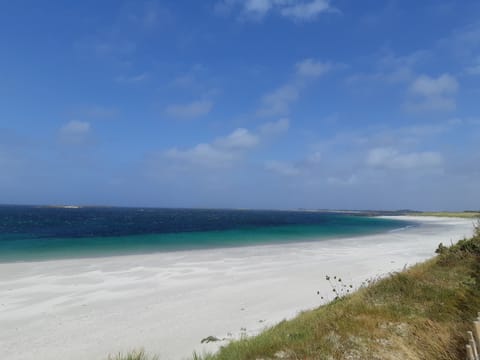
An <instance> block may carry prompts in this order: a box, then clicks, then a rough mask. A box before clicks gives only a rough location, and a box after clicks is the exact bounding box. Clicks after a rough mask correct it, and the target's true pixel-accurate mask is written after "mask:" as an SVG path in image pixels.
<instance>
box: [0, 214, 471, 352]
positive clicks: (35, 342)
mask: <svg viewBox="0 0 480 360" xmlns="http://www.w3.org/2000/svg"><path fill="white" fill-rule="evenodd" d="M401 218H403V219H406V220H414V221H417V222H418V224H419V226H417V227H413V228H407V229H403V230H400V231H394V232H389V233H384V234H379V235H371V236H363V237H357V238H349V239H333V240H328V241H319V242H305V243H295V244H279V245H266V246H251V247H241V248H227V249H215V250H196V251H183V252H170V253H156V254H148V255H132V256H115V257H105V258H89V259H73V260H54V261H44V262H18V263H4V264H0V353H1V354H2V358H4V359H9V360H32V359H39V360H43V359H46V360H57V359H58V360H60V359H62V360H65V359H69V360H80V359H81V360H84V359H99V360H101V359H105V358H106V357H107V355H108V354H113V353H117V352H119V351H127V350H131V349H135V348H137V349H138V348H142V347H143V348H144V349H145V350H146V351H147V352H149V353H152V354H158V355H160V359H161V360H168V359H172V360H177V359H185V358H188V357H189V356H190V355H191V354H192V352H193V350H196V351H199V352H202V351H212V350H215V349H217V348H218V346H219V345H221V344H225V343H226V341H223V342H217V343H210V344H200V341H201V340H202V339H203V338H205V337H207V336H210V335H212V336H216V337H218V338H227V339H228V338H231V337H238V336H240V335H241V334H242V333H246V334H248V335H250V334H255V333H257V332H259V331H261V330H262V329H263V328H265V327H266V326H271V325H273V324H275V323H277V322H279V321H281V320H282V319H285V318H291V317H293V316H295V315H296V314H297V313H298V312H299V311H301V310H306V309H311V308H314V307H317V306H318V305H320V304H322V302H324V301H325V300H322V299H321V296H323V297H324V298H326V299H332V298H333V293H332V291H331V288H330V285H329V283H328V282H327V281H326V280H325V275H331V276H334V275H336V276H340V277H342V279H343V281H344V282H346V283H347V284H352V285H354V286H358V285H360V284H361V283H362V281H364V280H366V279H369V278H372V277H376V276H382V275H385V274H388V273H389V272H392V271H398V270H401V269H402V268H404V267H405V266H411V265H413V264H415V263H417V262H419V261H422V260H425V259H427V258H429V257H432V256H433V255H434V250H435V249H436V247H437V246H438V244H439V243H440V242H443V243H444V244H450V243H451V242H455V241H457V240H459V239H461V238H463V237H469V236H471V234H472V231H473V228H472V220H466V219H455V218H434V217H418V218H415V217H401ZM317 291H319V292H320V295H317Z"/></svg>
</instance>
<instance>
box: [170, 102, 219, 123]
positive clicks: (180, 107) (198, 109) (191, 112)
mask: <svg viewBox="0 0 480 360" xmlns="http://www.w3.org/2000/svg"><path fill="white" fill-rule="evenodd" d="M212 108H213V102H212V101H209V100H198V101H193V102H191V103H188V104H172V105H169V106H167V108H166V109H165V112H166V113H167V114H168V115H170V116H172V117H174V118H178V119H194V118H197V117H201V116H204V115H207V114H208V113H209V112H210V111H211V110H212Z"/></svg>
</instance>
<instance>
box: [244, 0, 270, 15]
mask: <svg viewBox="0 0 480 360" xmlns="http://www.w3.org/2000/svg"><path fill="white" fill-rule="evenodd" d="M244 6H245V11H247V12H253V13H257V14H260V15H264V14H265V13H267V12H268V11H269V10H270V9H271V8H272V6H273V1H272V0H247V1H245V5H244Z"/></svg>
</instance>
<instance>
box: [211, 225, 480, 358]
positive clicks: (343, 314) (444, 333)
mask: <svg viewBox="0 0 480 360" xmlns="http://www.w3.org/2000/svg"><path fill="white" fill-rule="evenodd" d="M438 252H439V254H438V256H437V257H435V258H434V259H432V260H430V261H427V262H424V263H422V264H419V265H417V266H414V267H412V268H410V269H408V270H406V271H403V272H400V273H395V274H393V275H392V276H390V277H388V278H385V279H381V280H377V281H374V282H373V283H371V284H370V285H369V286H366V287H364V288H362V289H360V290H359V291H357V292H356V293H354V294H352V295H350V296H346V297H343V298H340V299H339V300H336V301H334V302H332V303H330V304H328V305H325V306H322V307H320V308H318V309H316V310H313V311H306V312H304V313H302V314H300V315H299V316H298V317H296V318H295V319H293V320H291V321H284V322H282V323H280V324H278V325H277V326H274V327H272V328H270V329H268V330H266V331H265V332H263V333H262V334H260V335H258V336H256V337H252V338H245V339H241V340H238V341H233V342H232V343H230V344H229V345H227V346H226V347H224V348H222V349H221V350H220V351H219V352H218V353H217V354H214V355H208V356H205V357H203V360H250V359H265V360H266V359H439V360H440V359H445V360H447V359H448V360H453V359H460V358H464V357H465V353H464V351H465V350H464V348H465V347H464V345H465V344H466V342H467V340H466V331H467V330H469V328H470V327H471V321H472V319H473V318H474V317H475V316H476V314H477V311H478V310H480V230H479V228H478V227H477V228H476V232H475V236H474V237H473V238H472V239H469V240H462V241H460V242H459V243H458V244H456V245H454V246H452V247H449V248H446V247H443V246H442V247H439V250H438ZM272 301H274V300H272Z"/></svg>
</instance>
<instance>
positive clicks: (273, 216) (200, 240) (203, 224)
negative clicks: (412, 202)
mask: <svg viewBox="0 0 480 360" xmlns="http://www.w3.org/2000/svg"><path fill="white" fill-rule="evenodd" d="M408 225H411V224H409V223H407V222H404V221H397V220H390V219H379V218H371V217H364V216H352V215H343V214H331V213H312V212H299V211H292V212H288V211H245V210H192V209H98V208H86V209H52V208H33V207H0V261H1V262H9V261H25V260H47V259H57V258H78V257H95V256H109V255H121V254H141V253H152V252H165V251H181V250H193V249H211V248H222V247H233V246H248V245H264V244H275V243H287V242H299V241H322V240H326V239H331V238H339V237H350V236H360V235H367V234H375V233H381V232H388V231H391V230H395V229H398V228H401V227H405V226H408Z"/></svg>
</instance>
